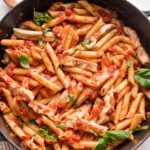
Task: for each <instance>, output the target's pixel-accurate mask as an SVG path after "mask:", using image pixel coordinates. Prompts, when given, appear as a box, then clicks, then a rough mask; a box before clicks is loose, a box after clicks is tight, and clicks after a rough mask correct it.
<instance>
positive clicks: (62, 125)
mask: <svg viewBox="0 0 150 150" xmlns="http://www.w3.org/2000/svg"><path fill="white" fill-rule="evenodd" d="M56 127H57V128H61V129H66V125H65V124H57V125H56Z"/></svg>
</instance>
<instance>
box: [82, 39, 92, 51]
mask: <svg viewBox="0 0 150 150" xmlns="http://www.w3.org/2000/svg"><path fill="white" fill-rule="evenodd" d="M91 43H92V40H86V41H83V42H82V43H81V46H82V47H83V48H84V49H86V50H89V49H90V44H91Z"/></svg>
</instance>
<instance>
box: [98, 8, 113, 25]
mask: <svg viewBox="0 0 150 150" xmlns="http://www.w3.org/2000/svg"><path fill="white" fill-rule="evenodd" d="M99 13H100V15H101V16H102V18H103V21H104V22H105V23H109V22H110V21H111V19H113V18H114V13H113V12H111V11H110V13H109V12H106V11H105V10H99Z"/></svg>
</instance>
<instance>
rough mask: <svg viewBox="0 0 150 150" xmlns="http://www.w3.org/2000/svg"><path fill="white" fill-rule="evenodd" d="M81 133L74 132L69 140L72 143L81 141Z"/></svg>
mask: <svg viewBox="0 0 150 150" xmlns="http://www.w3.org/2000/svg"><path fill="white" fill-rule="evenodd" d="M80 139H81V138H80V135H79V134H78V133H74V134H73V135H72V136H71V137H70V138H69V142H71V143H75V142H79V141H80Z"/></svg>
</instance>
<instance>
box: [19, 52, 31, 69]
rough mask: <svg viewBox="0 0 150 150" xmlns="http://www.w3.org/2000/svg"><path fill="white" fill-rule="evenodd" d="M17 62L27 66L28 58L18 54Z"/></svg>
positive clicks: (24, 66)
mask: <svg viewBox="0 0 150 150" xmlns="http://www.w3.org/2000/svg"><path fill="white" fill-rule="evenodd" d="M18 59H19V63H20V65H21V66H22V67H23V68H29V59H28V57H27V56H26V55H24V54H20V55H19V57H18Z"/></svg>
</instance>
